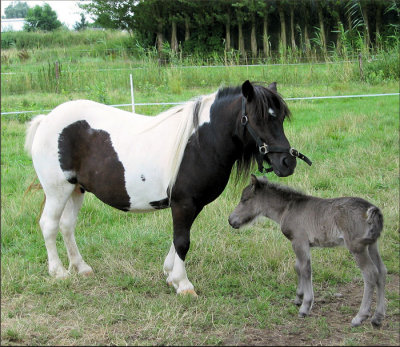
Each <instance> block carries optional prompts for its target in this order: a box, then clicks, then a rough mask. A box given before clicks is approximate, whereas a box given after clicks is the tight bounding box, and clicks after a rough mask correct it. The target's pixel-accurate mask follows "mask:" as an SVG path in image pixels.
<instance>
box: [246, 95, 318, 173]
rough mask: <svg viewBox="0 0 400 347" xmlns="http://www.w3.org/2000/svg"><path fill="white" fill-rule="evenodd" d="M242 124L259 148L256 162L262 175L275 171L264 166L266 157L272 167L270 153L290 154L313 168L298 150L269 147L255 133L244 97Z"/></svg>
mask: <svg viewBox="0 0 400 347" xmlns="http://www.w3.org/2000/svg"><path fill="white" fill-rule="evenodd" d="M240 123H241V124H242V125H243V127H244V128H245V129H247V131H248V132H249V134H250V135H251V137H252V138H253V139H254V141H256V144H257V147H258V153H257V155H256V160H257V164H258V170H259V171H260V172H261V173H264V172H265V173H268V172H271V171H273V170H274V169H273V168H272V166H271V167H268V168H266V167H264V165H263V160H264V157H265V156H266V161H267V163H268V164H270V165H271V162H270V161H269V158H268V156H267V155H268V153H289V154H290V155H291V156H293V157H296V158H299V159H301V160H304V161H305V162H306V163H307V164H308V165H310V166H311V164H312V162H311V160H310V159H309V158H307V157H306V156H305V155H304V154H302V153H300V152H299V151H298V150H297V149H295V148H291V147H280V146H269V145H267V144H266V143H265V142H264V141H263V140H262V139H261V138H260V137H259V136H258V135H257V133H256V132H255V130H254V129H253V128H252V126H251V125H250V123H249V118H248V117H247V114H246V99H245V98H244V97H242V118H241V120H240Z"/></svg>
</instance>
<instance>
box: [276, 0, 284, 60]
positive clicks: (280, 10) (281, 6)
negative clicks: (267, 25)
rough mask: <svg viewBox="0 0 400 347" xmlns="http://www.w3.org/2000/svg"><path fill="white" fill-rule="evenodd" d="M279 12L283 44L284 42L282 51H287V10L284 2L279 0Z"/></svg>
mask: <svg viewBox="0 0 400 347" xmlns="http://www.w3.org/2000/svg"><path fill="white" fill-rule="evenodd" d="M278 13H279V20H280V22H281V44H282V52H283V54H285V53H286V21H285V11H284V6H283V4H282V3H281V2H280V1H278Z"/></svg>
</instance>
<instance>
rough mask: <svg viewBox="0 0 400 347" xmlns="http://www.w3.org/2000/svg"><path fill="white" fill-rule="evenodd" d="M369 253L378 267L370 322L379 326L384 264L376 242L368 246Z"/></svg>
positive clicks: (382, 305)
mask: <svg viewBox="0 0 400 347" xmlns="http://www.w3.org/2000/svg"><path fill="white" fill-rule="evenodd" d="M368 251H369V255H370V257H371V259H372V261H373V262H374V264H375V266H376V268H377V269H378V281H377V290H376V297H377V299H376V310H375V313H374V316H373V317H372V320H371V323H372V325H375V326H377V327H378V326H380V325H381V324H382V320H383V318H384V317H385V283H386V273H387V271H386V266H385V264H383V262H382V259H381V257H380V255H379V251H378V243H377V242H375V243H373V244H372V245H369V247H368Z"/></svg>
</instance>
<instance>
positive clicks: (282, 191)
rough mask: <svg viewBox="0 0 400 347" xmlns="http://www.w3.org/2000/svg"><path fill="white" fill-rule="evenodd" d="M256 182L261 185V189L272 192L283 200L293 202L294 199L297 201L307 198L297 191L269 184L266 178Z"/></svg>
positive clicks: (272, 183) (276, 184)
mask: <svg viewBox="0 0 400 347" xmlns="http://www.w3.org/2000/svg"><path fill="white" fill-rule="evenodd" d="M258 182H259V183H260V184H261V187H262V188H264V189H272V190H274V191H275V192H276V193H277V194H279V195H280V196H281V197H282V198H283V199H285V200H293V199H296V198H297V199H298V198H305V197H307V195H306V194H304V193H303V192H301V191H299V190H297V189H294V188H291V187H288V186H284V185H280V184H278V183H274V182H271V181H269V180H268V179H267V178H266V177H261V178H259V179H258Z"/></svg>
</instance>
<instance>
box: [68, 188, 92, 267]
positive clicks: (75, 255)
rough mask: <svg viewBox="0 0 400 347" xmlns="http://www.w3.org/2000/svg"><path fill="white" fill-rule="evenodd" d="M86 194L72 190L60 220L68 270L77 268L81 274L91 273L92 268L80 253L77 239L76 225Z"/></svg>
mask: <svg viewBox="0 0 400 347" xmlns="http://www.w3.org/2000/svg"><path fill="white" fill-rule="evenodd" d="M78 189H79V188H78ZM83 198H84V194H82V193H80V192H79V191H77V190H75V191H74V192H72V194H71V197H70V198H69V200H68V202H67V205H66V206H65V208H64V212H63V214H62V216H61V220H60V229H61V232H62V234H63V238H64V243H65V246H66V248H67V253H68V259H69V268H68V271H71V270H76V271H77V272H78V273H79V274H82V275H90V274H92V273H93V270H92V268H91V267H90V266H89V265H88V264H86V263H85V261H84V260H83V259H82V256H81V254H80V253H79V249H78V246H77V245H76V241H75V235H74V231H75V226H76V221H77V218H78V212H79V210H80V208H81V206H82V202H83Z"/></svg>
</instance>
